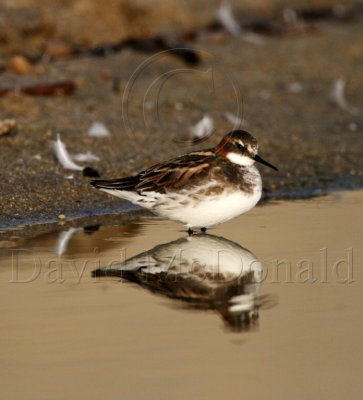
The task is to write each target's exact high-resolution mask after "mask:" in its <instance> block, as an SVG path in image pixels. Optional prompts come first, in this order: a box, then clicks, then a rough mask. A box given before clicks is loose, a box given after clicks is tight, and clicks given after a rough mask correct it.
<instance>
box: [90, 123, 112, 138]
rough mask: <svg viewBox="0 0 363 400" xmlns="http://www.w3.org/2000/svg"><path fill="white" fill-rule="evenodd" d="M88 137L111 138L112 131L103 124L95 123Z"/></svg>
mask: <svg viewBox="0 0 363 400" xmlns="http://www.w3.org/2000/svg"><path fill="white" fill-rule="evenodd" d="M87 135H88V136H92V137H106V136H110V131H109V130H108V129H107V128H106V126H105V125H104V124H102V123H101V122H94V123H93V124H92V125H91V127H90V128H89V130H88V132H87Z"/></svg>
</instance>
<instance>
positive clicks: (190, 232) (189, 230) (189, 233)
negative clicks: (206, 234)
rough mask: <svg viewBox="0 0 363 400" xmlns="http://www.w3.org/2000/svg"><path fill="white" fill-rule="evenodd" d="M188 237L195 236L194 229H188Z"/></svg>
mask: <svg viewBox="0 0 363 400" xmlns="http://www.w3.org/2000/svg"><path fill="white" fill-rule="evenodd" d="M188 235H189V236H192V235H193V229H192V228H188Z"/></svg>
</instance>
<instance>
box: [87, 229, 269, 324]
mask: <svg viewBox="0 0 363 400" xmlns="http://www.w3.org/2000/svg"><path fill="white" fill-rule="evenodd" d="M92 274H93V276H94V277H118V278H122V279H123V280H126V281H130V282H134V283H137V284H138V285H140V286H141V287H143V288H145V289H148V290H150V291H151V292H153V293H158V294H160V295H163V296H166V297H169V298H171V299H175V300H179V301H180V303H179V304H182V306H183V307H185V308H192V309H199V310H214V311H215V312H217V313H218V314H220V316H221V317H222V319H223V321H224V322H225V326H226V327H227V328H228V329H229V330H232V331H244V330H249V329H251V328H254V327H256V326H257V322H258V316H259V313H258V312H259V308H260V307H261V306H266V305H267V304H268V303H269V302H270V296H268V295H266V296H260V295H259V291H260V286H261V283H262V265H261V263H260V261H259V260H258V259H257V258H256V256H255V255H254V254H253V253H251V252H250V251H249V250H247V249H244V248H243V247H241V246H240V245H239V244H237V243H235V242H232V241H230V240H227V239H225V238H222V237H218V236H212V235H206V234H200V235H193V236H188V237H183V238H180V239H178V240H175V241H172V242H170V243H165V244H160V245H158V246H155V247H154V248H153V249H151V250H148V251H145V252H143V253H140V254H138V255H136V256H134V257H132V258H129V259H128V260H126V261H125V262H123V263H120V264H117V265H113V266H112V268H108V269H97V270H94V271H93V273H92Z"/></svg>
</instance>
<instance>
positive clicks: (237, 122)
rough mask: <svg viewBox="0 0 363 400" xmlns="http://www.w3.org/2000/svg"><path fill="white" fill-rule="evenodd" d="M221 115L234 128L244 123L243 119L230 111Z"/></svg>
mask: <svg viewBox="0 0 363 400" xmlns="http://www.w3.org/2000/svg"><path fill="white" fill-rule="evenodd" d="M223 115H224V117H225V118H226V120H227V121H228V122H230V123H231V124H232V125H233V127H234V128H240V127H241V126H242V125H246V123H245V121H244V120H243V119H242V118H240V117H238V116H236V115H234V114H232V113H230V112H225V113H224V114H223Z"/></svg>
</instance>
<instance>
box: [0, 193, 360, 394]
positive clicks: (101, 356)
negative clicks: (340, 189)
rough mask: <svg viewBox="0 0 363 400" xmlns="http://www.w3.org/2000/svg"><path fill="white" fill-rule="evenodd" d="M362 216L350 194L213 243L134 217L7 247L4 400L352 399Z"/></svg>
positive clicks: (279, 212) (247, 222)
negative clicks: (134, 220)
mask: <svg viewBox="0 0 363 400" xmlns="http://www.w3.org/2000/svg"><path fill="white" fill-rule="evenodd" d="M362 206H363V192H362V191H357V192H348V193H337V194H332V195H329V196H326V197H322V198H316V199H313V200H304V201H302V200H301V201H293V202H283V201H281V202H276V203H274V204H267V205H263V206H260V207H257V208H255V209H254V210H253V211H252V212H250V213H249V214H247V215H244V216H242V217H240V218H237V219H235V220H233V221H230V222H229V223H226V224H223V225H221V226H219V227H217V228H216V229H213V230H211V231H210V232H209V234H210V235H206V236H201V235H198V236H195V237H192V238H187V237H186V234H185V232H183V231H182V230H181V227H180V226H179V225H177V224H174V223H170V222H167V221H162V220H158V219H150V218H149V219H148V218H145V217H143V218H142V219H140V221H138V222H137V223H134V224H132V225H127V226H126V225H123V226H122V225H118V226H112V225H108V226H100V227H94V228H93V229H90V228H87V229H86V230H85V229H83V228H82V227H79V228H71V229H66V230H65V231H64V232H63V233H51V234H46V235H42V236H38V237H34V238H32V239H29V240H27V241H25V242H24V241H16V238H13V237H12V238H8V239H7V240H4V241H3V242H0V246H1V247H2V252H1V254H2V256H1V258H0V264H1V265H0V284H1V289H0V293H1V302H0V310H1V320H0V338H1V340H0V354H1V358H0V368H1V375H0V377H1V378H0V379H1V391H2V398H11V399H24V398H26V399H37V400H39V399H65V398H76V397H78V398H87V399H99V398H101V397H102V398H110V399H114V398H127V399H164V398H170V397H174V398H177V399H179V398H180V399H184V398H193V399H194V398H198V399H204V398H208V399H217V398H220V397H221V396H223V398H228V399H237V398H241V397H250V398H253V399H260V398H266V397H268V398H270V399H280V398H293V399H307V398H319V399H341V398H342V397H343V396H344V397H346V398H360V397H361V393H362V385H361V376H362V370H363V358H362V351H363V343H362V335H363V320H362V307H363V294H362V293H363V290H362V289H363V284H362V282H363V272H362V267H363V265H362V260H363V245H362V243H363V231H362V222H361V221H362ZM14 248H16V249H17V250H15V249H14ZM146 250H151V251H148V252H145V251H146ZM125 260H126V261H125Z"/></svg>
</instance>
